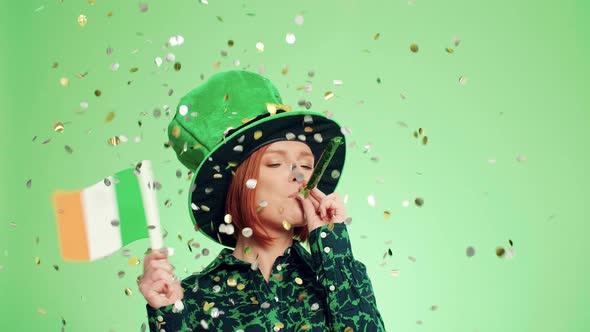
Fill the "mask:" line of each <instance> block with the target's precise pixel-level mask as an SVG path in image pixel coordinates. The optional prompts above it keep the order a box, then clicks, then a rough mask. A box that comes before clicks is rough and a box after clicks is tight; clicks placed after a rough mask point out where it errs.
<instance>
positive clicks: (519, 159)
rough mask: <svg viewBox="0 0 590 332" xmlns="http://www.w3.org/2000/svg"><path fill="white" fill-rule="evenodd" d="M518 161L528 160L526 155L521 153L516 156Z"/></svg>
mask: <svg viewBox="0 0 590 332" xmlns="http://www.w3.org/2000/svg"><path fill="white" fill-rule="evenodd" d="M516 161H518V162H525V161H526V156H523V155H519V156H518V157H516Z"/></svg>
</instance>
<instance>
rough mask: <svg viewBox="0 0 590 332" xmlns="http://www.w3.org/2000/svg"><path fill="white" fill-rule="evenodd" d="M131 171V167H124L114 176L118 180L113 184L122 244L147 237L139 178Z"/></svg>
mask: <svg viewBox="0 0 590 332" xmlns="http://www.w3.org/2000/svg"><path fill="white" fill-rule="evenodd" d="M133 171H134V169H133V168H130V169H126V170H124V171H121V172H119V173H117V174H115V176H114V178H115V179H119V181H120V182H119V183H116V184H115V192H116V194H117V205H118V206H119V222H120V224H119V228H120V229H121V243H122V245H123V246H125V245H127V244H129V243H131V242H133V241H135V240H138V239H144V238H148V237H149V234H148V230H147V219H146V216H145V209H144V207H143V199H142V198H141V189H140V188H139V179H138V178H137V176H135V174H134V173H133Z"/></svg>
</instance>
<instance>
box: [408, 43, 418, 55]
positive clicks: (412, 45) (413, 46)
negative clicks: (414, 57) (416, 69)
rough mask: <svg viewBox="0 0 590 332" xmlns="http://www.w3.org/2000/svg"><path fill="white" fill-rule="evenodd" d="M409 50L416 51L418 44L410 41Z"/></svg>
mask: <svg viewBox="0 0 590 332" xmlns="http://www.w3.org/2000/svg"><path fill="white" fill-rule="evenodd" d="M410 51H412V53H418V44H416V43H412V44H411V45H410Z"/></svg>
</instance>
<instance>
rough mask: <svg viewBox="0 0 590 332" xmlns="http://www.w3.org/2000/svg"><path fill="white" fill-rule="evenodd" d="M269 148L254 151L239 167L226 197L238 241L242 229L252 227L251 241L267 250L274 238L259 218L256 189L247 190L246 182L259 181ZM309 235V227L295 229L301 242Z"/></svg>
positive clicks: (226, 210)
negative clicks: (263, 160)
mask: <svg viewBox="0 0 590 332" xmlns="http://www.w3.org/2000/svg"><path fill="white" fill-rule="evenodd" d="M269 146H270V144H267V145H265V146H263V147H262V148H260V149H258V150H256V151H254V153H252V154H251V155H250V157H248V158H247V159H246V160H244V161H243V162H242V163H241V164H240V165H239V166H238V168H237V169H236V172H235V174H234V175H233V178H232V181H231V183H230V185H229V189H228V191H227V194H226V196H225V213H228V214H230V215H231V216H232V224H233V225H234V228H235V232H234V236H235V237H236V239H237V238H238V234H241V232H242V229H244V228H246V227H250V228H252V230H253V234H252V237H251V239H253V240H254V241H256V242H257V243H260V244H262V246H263V247H266V248H268V247H269V246H270V245H271V244H272V241H273V240H274V238H273V237H271V236H270V235H269V234H268V232H267V231H266V228H265V226H264V224H263V223H262V221H261V220H260V218H258V213H257V212H256V209H257V207H258V203H259V202H256V188H254V189H248V188H246V181H247V180H248V179H258V176H259V174H260V163H261V161H262V156H264V153H265V152H266V150H267V149H268V148H269ZM308 235H309V233H308V231H307V226H302V227H295V228H294V229H293V237H294V238H297V239H298V240H299V241H301V242H306V241H307V236H308Z"/></svg>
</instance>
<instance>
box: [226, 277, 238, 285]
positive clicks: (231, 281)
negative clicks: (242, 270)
mask: <svg viewBox="0 0 590 332" xmlns="http://www.w3.org/2000/svg"><path fill="white" fill-rule="evenodd" d="M227 285H228V286H229V287H236V286H237V285H238V281H237V280H236V278H233V277H231V278H228V279H227Z"/></svg>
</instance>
